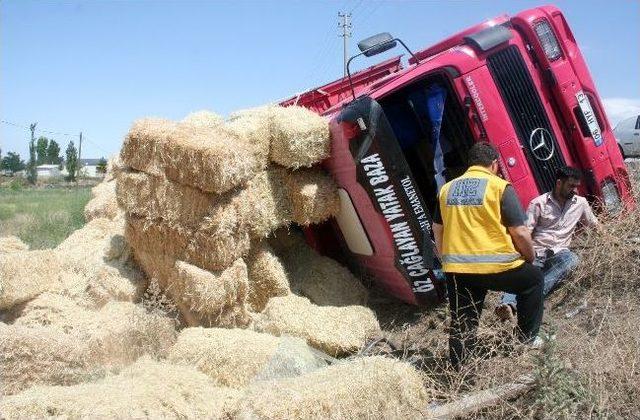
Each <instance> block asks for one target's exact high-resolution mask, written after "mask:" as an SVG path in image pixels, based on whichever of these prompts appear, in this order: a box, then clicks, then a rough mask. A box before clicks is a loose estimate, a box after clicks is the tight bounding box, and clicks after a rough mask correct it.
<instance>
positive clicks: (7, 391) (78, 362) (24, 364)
mask: <svg viewBox="0 0 640 420" xmlns="http://www.w3.org/2000/svg"><path fill="white" fill-rule="evenodd" d="M87 354H88V349H87V346H86V343H84V342H83V341H81V340H79V339H78V338H76V337H73V336H70V335H68V334H64V333H62V332H60V331H58V330H54V329H51V328H46V327H25V326H21V325H6V324H2V323H0V366H2V368H0V390H1V393H2V395H11V394H14V393H16V392H20V391H21V390H23V389H26V388H28V387H30V386H33V385H36V384H57V385H70V384H75V383H78V382H82V381H85V380H89V379H92V378H95V377H99V376H101V375H102V374H104V368H103V367H101V366H99V365H96V364H95V362H94V361H93V360H91V359H88V358H87ZM0 412H2V414H3V416H6V415H7V412H6V411H5V410H4V409H3V410H0Z"/></svg>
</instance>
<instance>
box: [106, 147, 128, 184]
mask: <svg viewBox="0 0 640 420" xmlns="http://www.w3.org/2000/svg"><path fill="white" fill-rule="evenodd" d="M124 168H125V164H124V162H123V161H122V159H121V158H120V154H117V155H115V156H112V157H111V158H110V159H109V160H108V161H107V172H106V173H105V174H104V181H105V182H109V181H112V180H114V179H116V178H117V176H118V174H119V173H120V171H122V170H123V169H124Z"/></svg>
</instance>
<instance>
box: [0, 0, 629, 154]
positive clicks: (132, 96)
mask: <svg viewBox="0 0 640 420" xmlns="http://www.w3.org/2000/svg"><path fill="white" fill-rule="evenodd" d="M541 4H544V3H542V2H541V1H524V0H522V1H514V0H509V1H504V0H491V1H489V0H486V1H410V0H404V1H381V0H377V1H374V0H333V1H313V0H307V1H286V0H282V1H275V0H271V1H269V0H263V1H242V0H238V1H213V0H211V1H190V0H185V1H162V0H158V1H151V0H146V1H124V0H119V1H115V0H112V1H95V0H94V1H55V2H54V1H29V0H0V120H2V122H0V149H2V154H3V155H6V153H7V152H9V151H16V152H18V153H20V154H21V155H22V157H23V158H28V141H29V138H30V132H29V129H28V127H29V124H30V123H33V122H37V124H38V125H37V130H36V136H41V135H43V136H47V137H49V138H53V139H55V140H56V141H57V142H58V143H59V144H60V145H61V147H62V149H63V151H64V149H65V148H66V146H67V144H68V142H69V141H74V142H75V143H76V146H77V140H78V134H79V133H80V132H82V133H83V145H82V157H85V158H98V157H102V156H104V157H110V156H112V155H114V154H116V153H117V152H118V150H119V149H120V145H121V144H122V140H123V138H124V135H125V134H126V132H127V131H128V129H129V127H130V126H131V123H132V122H133V121H134V120H135V119H137V118H141V117H144V116H159V117H165V118H170V119H174V120H178V119H181V118H183V117H184V116H186V115H187V114H189V113H190V112H193V111H197V110H201V109H209V110H212V111H214V112H217V113H219V114H222V115H227V114H229V113H230V112H232V111H234V110H237V109H242V108H248V107H252V106H257V105H260V104H264V103H268V102H274V101H277V100H279V99H283V98H286V97H289V96H292V95H294V94H295V93H298V92H302V91H304V90H306V89H308V88H312V87H315V86H319V85H321V84H323V83H325V82H329V81H331V80H334V79H336V78H338V77H341V76H342V71H343V50H342V38H341V37H339V36H338V34H339V33H340V30H339V28H338V12H339V11H342V12H350V13H351V14H352V29H351V33H352V36H351V37H350V38H348V40H349V51H350V53H352V54H355V50H356V49H357V47H356V44H357V42H358V40H360V39H363V38H366V37H368V36H370V35H373V34H375V33H378V32H384V31H387V32H390V33H392V34H393V35H394V36H396V37H399V38H401V39H402V40H403V41H404V42H405V43H406V44H407V45H408V46H409V47H410V48H411V49H413V50H419V49H422V48H424V47H426V46H428V45H430V44H433V43H435V42H438V41H439V40H441V39H443V38H445V37H447V36H449V35H452V34H453V33H455V32H457V31H459V30H462V29H464V28H466V27H469V26H472V25H474V24H477V23H479V22H481V21H483V20H486V19H490V18H493V17H495V16H497V15H500V14H503V13H508V14H512V15H513V14H516V13H518V12H519V11H522V10H524V9H527V8H531V7H535V6H538V5H541ZM555 4H556V5H557V6H558V7H560V9H562V10H563V12H564V13H565V16H566V17H567V20H568V22H569V25H570V26H571V27H572V29H573V32H574V35H575V37H576V39H577V40H578V43H579V45H580V46H581V48H582V51H583V54H584V56H585V57H586V60H587V64H588V65H589V68H590V70H591V73H592V76H593V78H594V80H595V83H596V86H597V88H598V91H599V93H600V95H601V97H602V98H603V101H604V103H605V107H606V108H607V112H608V115H609V118H610V120H611V122H612V123H613V124H615V123H616V122H617V121H619V120H620V119H621V118H623V117H624V116H626V115H633V113H636V114H637V113H639V112H640V25H638V22H640V1H638V0H633V1H631V0H628V1H627V0H615V1H614V0H609V1H593V0H574V1H557V2H556V3H555ZM396 51H397V50H394V51H393V53H396ZM389 54H391V53H389ZM379 60H380V58H378V57H374V58H370V59H360V60H357V64H356V65H355V68H356V69H357V68H358V67H364V66H368V65H372V64H374V63H375V62H376V61H379Z"/></svg>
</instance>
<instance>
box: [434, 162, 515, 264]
mask: <svg viewBox="0 0 640 420" xmlns="http://www.w3.org/2000/svg"><path fill="white" fill-rule="evenodd" d="M507 185H509V183H508V182H507V181H505V180H504V179H502V178H500V177H498V176H496V175H493V174H492V173H491V171H489V170H488V169H486V168H484V167H482V166H472V167H470V168H469V169H468V170H467V171H466V172H465V173H464V174H463V175H462V176H460V177H459V178H456V179H454V180H452V181H450V182H448V183H446V184H445V185H443V186H442V189H441V190H440V196H439V201H440V213H441V214H442V222H443V226H444V234H443V238H442V256H441V257H442V267H443V270H444V271H445V272H448V273H475V274H490V273H502V272H503V271H507V270H510V269H512V268H516V267H519V266H520V265H522V264H523V263H524V259H523V258H522V256H521V255H520V254H519V253H518V251H516V248H515V246H514V245H513V241H512V239H511V236H510V235H509V232H508V231H507V228H506V227H505V226H504V225H503V224H502V223H501V215H500V202H501V199H502V193H503V192H504V189H505V188H506V187H507Z"/></svg>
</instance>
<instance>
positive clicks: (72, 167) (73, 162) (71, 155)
mask: <svg viewBox="0 0 640 420" xmlns="http://www.w3.org/2000/svg"><path fill="white" fill-rule="evenodd" d="M65 155H66V156H67V159H66V161H65V166H66V168H67V172H68V173H69V175H67V179H68V180H69V181H75V180H76V171H77V170H78V150H77V149H76V147H75V146H74V145H73V142H72V141H70V142H69V145H68V146H67V150H66V151H65Z"/></svg>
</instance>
